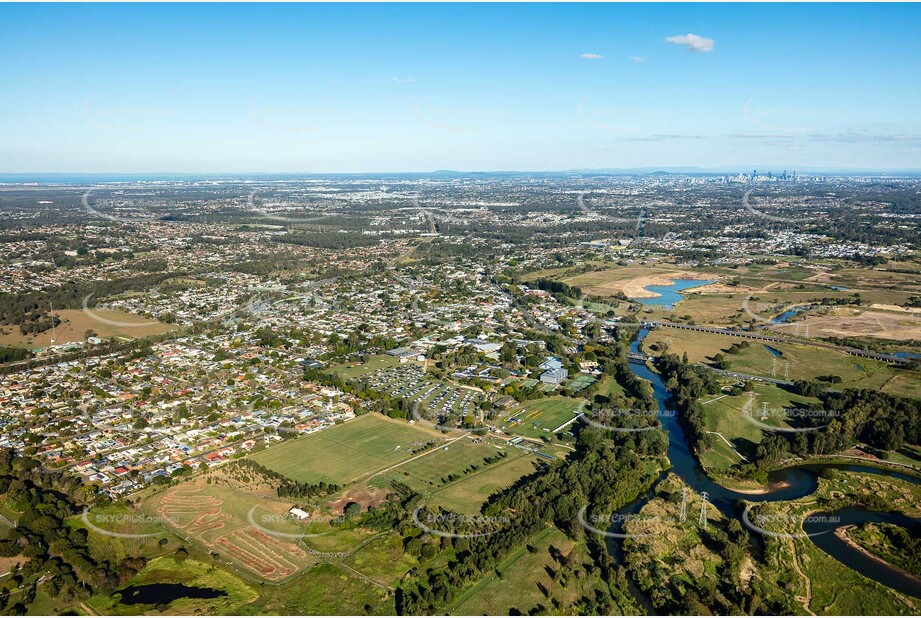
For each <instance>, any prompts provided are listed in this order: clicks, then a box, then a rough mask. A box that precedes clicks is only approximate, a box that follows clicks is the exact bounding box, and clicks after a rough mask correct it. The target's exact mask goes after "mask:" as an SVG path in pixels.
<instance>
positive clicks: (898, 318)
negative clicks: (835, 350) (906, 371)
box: [774, 310, 921, 339]
mask: <svg viewBox="0 0 921 618" xmlns="http://www.w3.org/2000/svg"><path fill="white" fill-rule="evenodd" d="M807 327H808V329H809V336H810V337H875V338H879V339H921V318H917V317H914V316H911V315H904V316H902V315H893V314H891V313H884V312H881V311H860V310H856V311H855V312H854V313H852V314H850V315H847V314H838V315H830V316H821V317H812V316H809V317H807V318H805V319H804V320H800V321H797V322H792V323H790V324H781V325H777V326H775V327H774V330H776V331H778V332H782V333H793V334H796V333H799V334H802V333H803V332H804V331H805V329H806V328H807Z"/></svg>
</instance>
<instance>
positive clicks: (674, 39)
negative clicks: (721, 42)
mask: <svg viewBox="0 0 921 618" xmlns="http://www.w3.org/2000/svg"><path fill="white" fill-rule="evenodd" d="M665 42H666V43H673V44H675V45H684V46H685V48H687V50H688V51H693V52H711V51H713V48H714V47H716V42H715V41H714V40H713V39H708V38H706V37H702V36H698V35H696V34H679V35H677V36H667V37H665Z"/></svg>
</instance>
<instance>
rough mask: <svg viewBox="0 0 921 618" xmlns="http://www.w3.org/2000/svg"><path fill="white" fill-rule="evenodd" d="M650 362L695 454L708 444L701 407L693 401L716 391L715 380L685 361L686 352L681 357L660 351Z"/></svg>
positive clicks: (708, 438) (704, 371)
mask: <svg viewBox="0 0 921 618" xmlns="http://www.w3.org/2000/svg"><path fill="white" fill-rule="evenodd" d="M654 362H655V365H656V368H657V369H658V370H659V372H660V373H661V374H662V378H663V380H664V381H665V386H666V388H668V391H669V392H670V393H671V395H672V399H673V400H674V403H675V407H676V409H677V411H678V421H679V422H680V423H681V426H682V428H683V429H684V433H685V438H686V439H687V441H688V445H689V446H690V447H691V449H692V450H693V451H694V453H695V454H697V455H699V454H700V452H701V451H703V450H704V449H706V448H709V447H710V445H711V441H710V440H711V438H710V434H708V433H707V431H706V425H705V423H704V418H703V409H702V408H701V407H700V403H698V401H697V400H698V399H699V398H701V397H703V396H704V395H709V394H713V393H717V392H719V388H720V385H719V380H718V379H717V377H716V376H715V375H714V374H713V373H712V372H711V371H709V370H707V369H706V368H705V367H701V366H700V365H694V364H691V363H689V362H688V360H687V354H685V356H684V357H679V356H678V355H677V354H662V355H661V356H659V357H657V358H656V360H655V361H654Z"/></svg>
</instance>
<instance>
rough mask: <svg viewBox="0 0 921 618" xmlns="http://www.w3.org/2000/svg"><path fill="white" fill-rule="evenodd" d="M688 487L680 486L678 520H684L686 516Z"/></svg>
mask: <svg viewBox="0 0 921 618" xmlns="http://www.w3.org/2000/svg"><path fill="white" fill-rule="evenodd" d="M687 509H688V488H687V487H682V488H681V513H680V514H679V515H678V521H682V522H683V521H684V520H686V519H687V518H688V512H687Z"/></svg>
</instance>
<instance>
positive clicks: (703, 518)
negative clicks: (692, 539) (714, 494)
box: [697, 491, 709, 530]
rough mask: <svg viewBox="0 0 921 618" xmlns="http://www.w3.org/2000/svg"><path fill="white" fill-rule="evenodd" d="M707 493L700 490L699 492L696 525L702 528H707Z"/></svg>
mask: <svg viewBox="0 0 921 618" xmlns="http://www.w3.org/2000/svg"><path fill="white" fill-rule="evenodd" d="M708 497H709V494H708V493H707V492H705V491H704V492H701V494H700V498H701V500H700V519H698V520H697V525H699V526H700V527H701V528H703V529H704V530H706V529H707V498H708Z"/></svg>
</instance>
